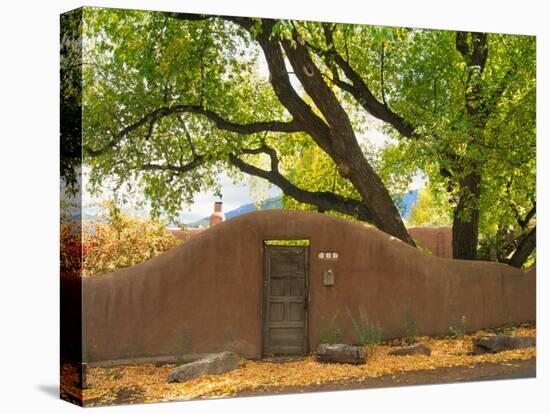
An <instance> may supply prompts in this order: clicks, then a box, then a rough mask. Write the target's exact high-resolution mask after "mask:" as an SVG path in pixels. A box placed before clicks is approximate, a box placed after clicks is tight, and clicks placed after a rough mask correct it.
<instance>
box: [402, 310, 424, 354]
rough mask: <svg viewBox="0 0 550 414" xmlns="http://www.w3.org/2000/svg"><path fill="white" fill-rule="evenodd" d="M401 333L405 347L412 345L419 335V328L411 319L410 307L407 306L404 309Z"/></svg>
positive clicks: (412, 318)
mask: <svg viewBox="0 0 550 414" xmlns="http://www.w3.org/2000/svg"><path fill="white" fill-rule="evenodd" d="M402 332H403V338H404V339H405V342H406V343H407V345H412V344H414V342H415V338H416V337H417V336H418V335H419V334H420V326H418V323H417V322H416V321H415V319H414V317H413V314H412V309H411V305H407V307H406V308H405V324H404V325H403V330H402Z"/></svg>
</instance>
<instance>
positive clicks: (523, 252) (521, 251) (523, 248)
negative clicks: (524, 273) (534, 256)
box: [508, 226, 537, 268]
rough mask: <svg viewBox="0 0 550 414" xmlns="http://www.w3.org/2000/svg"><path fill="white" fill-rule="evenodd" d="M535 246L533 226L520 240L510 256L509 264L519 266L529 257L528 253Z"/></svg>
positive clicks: (535, 228) (535, 235) (534, 229)
mask: <svg viewBox="0 0 550 414" xmlns="http://www.w3.org/2000/svg"><path fill="white" fill-rule="evenodd" d="M536 247H537V227H536V226H535V227H533V228H532V229H531V230H530V231H529V233H527V235H526V236H525V237H524V238H523V240H522V241H521V242H520V244H519V246H518V248H517V249H516V251H515V252H514V254H513V255H512V257H511V258H510V261H509V262H508V264H509V265H510V266H514V267H519V268H521V267H522V266H523V264H524V263H525V262H526V261H527V259H528V258H529V255H530V254H531V253H532V252H533V250H535V248H536Z"/></svg>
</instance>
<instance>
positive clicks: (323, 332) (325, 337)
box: [319, 312, 342, 344]
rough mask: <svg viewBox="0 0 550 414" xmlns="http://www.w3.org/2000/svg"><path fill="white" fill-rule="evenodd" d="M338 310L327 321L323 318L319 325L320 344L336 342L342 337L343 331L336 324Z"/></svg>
mask: <svg viewBox="0 0 550 414" xmlns="http://www.w3.org/2000/svg"><path fill="white" fill-rule="evenodd" d="M337 317H338V312H336V314H335V315H334V316H333V317H332V318H331V319H330V321H329V322H328V323H327V322H326V321H325V320H324V319H321V324H320V326H319V343H320V344H336V343H338V342H340V341H341V339H342V332H341V331H340V328H339V327H338V325H337V324H336V318H337Z"/></svg>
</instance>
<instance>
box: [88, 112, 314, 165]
mask: <svg viewBox="0 0 550 414" xmlns="http://www.w3.org/2000/svg"><path fill="white" fill-rule="evenodd" d="M182 113H192V114H198V115H204V116H205V117H206V118H208V119H209V120H210V121H212V122H213V123H214V124H215V125H216V127H218V128H220V129H223V130H226V131H230V132H235V133H238V134H255V133H258V132H263V131H271V132H287V133H291V132H299V131H303V128H302V127H301V125H300V124H299V123H298V122H297V121H295V120H292V121H289V122H282V121H266V122H252V123H249V124H239V123H235V122H231V121H228V120H226V119H224V118H223V117H221V116H220V115H218V114H217V113H216V112H214V111H211V110H209V109H206V108H204V107H202V106H199V105H175V106H171V107H162V108H158V109H156V110H154V111H152V112H150V113H149V114H147V115H145V116H143V117H142V118H141V119H139V120H138V121H136V122H134V123H133V124H131V125H128V126H127V127H125V128H123V129H122V130H121V131H120V132H119V133H118V134H117V135H116V136H115V137H114V138H113V139H112V140H111V141H109V142H108V143H107V144H105V145H104V146H103V147H101V148H99V149H93V148H90V147H88V146H85V147H84V150H85V151H86V154H87V155H89V156H91V157H97V156H99V155H102V154H104V153H105V152H107V151H109V150H110V149H112V148H114V147H115V146H116V145H117V144H118V143H119V142H120V141H121V140H122V139H123V138H124V137H125V136H126V135H128V134H129V133H130V132H132V131H134V130H136V129H138V128H140V127H141V126H143V125H145V124H147V123H154V122H156V121H157V120H159V119H160V118H163V117H166V116H169V115H173V114H182ZM151 128H152V127H151Z"/></svg>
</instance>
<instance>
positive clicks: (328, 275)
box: [323, 269, 334, 286]
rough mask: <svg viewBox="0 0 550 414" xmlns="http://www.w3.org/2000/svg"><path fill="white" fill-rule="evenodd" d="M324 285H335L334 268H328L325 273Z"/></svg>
mask: <svg viewBox="0 0 550 414" xmlns="http://www.w3.org/2000/svg"><path fill="white" fill-rule="evenodd" d="M323 285H324V286H332V285H334V272H333V271H332V269H328V270H326V271H325V272H324V273H323Z"/></svg>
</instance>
